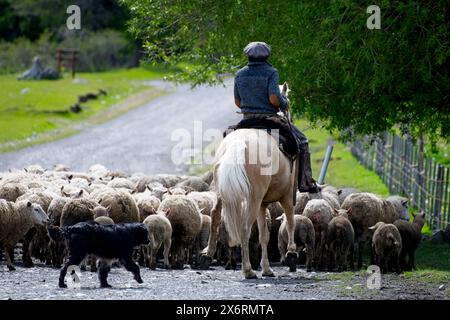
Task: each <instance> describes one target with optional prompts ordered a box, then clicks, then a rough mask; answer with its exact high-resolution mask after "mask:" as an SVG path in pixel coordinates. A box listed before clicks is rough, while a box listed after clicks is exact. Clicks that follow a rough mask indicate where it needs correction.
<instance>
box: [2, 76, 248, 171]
mask: <svg viewBox="0 0 450 320" xmlns="http://www.w3.org/2000/svg"><path fill="white" fill-rule="evenodd" d="M151 84H152V85H154V86H157V87H159V88H163V89H166V90H170V91H172V93H171V94H168V95H165V96H162V97H159V98H156V99H155V100H153V101H151V102H150V103H148V104H146V105H144V106H142V107H139V108H137V109H134V110H132V111H130V112H128V113H126V114H124V115H122V116H120V117H118V118H116V119H114V120H111V121H109V122H106V123H104V124H101V125H98V126H95V127H91V128H88V129H85V130H84V131H82V132H81V133H79V134H77V135H74V136H72V137H69V138H66V139H62V140H58V141H54V142H50V143H46V144H41V145H36V146H33V147H29V148H26V149H23V150H19V151H16V152H11V153H5V154H0V171H6V170H8V169H11V168H17V169H22V168H23V167H25V166H28V165H30V164H39V165H41V166H43V167H46V168H52V167H53V166H54V165H55V164H59V163H62V164H65V165H67V166H69V167H70V168H72V169H73V170H87V169H88V168H89V167H90V166H91V165H93V164H95V163H101V164H103V165H105V166H106V167H107V168H109V169H111V170H121V171H124V172H128V173H134V172H144V173H147V174H155V173H176V172H184V171H186V168H187V166H186V164H185V163H181V164H179V163H173V162H172V159H171V155H172V150H173V148H174V147H175V146H176V145H178V144H180V141H181V138H180V137H179V136H177V135H175V136H173V137H172V134H174V132H175V133H176V132H188V133H189V134H190V135H191V136H192V137H193V132H194V127H195V128H196V129H195V130H198V128H199V126H201V127H202V128H201V130H200V133H204V132H205V131H206V130H207V129H211V128H212V129H217V130H220V131H223V130H224V129H225V128H226V127H227V126H228V125H230V124H233V123H235V122H236V121H237V120H238V119H239V118H240V117H239V115H238V114H236V113H235V111H236V108H235V107H234V105H233V96H232V94H233V93H232V89H231V88H230V86H228V87H223V86H217V87H206V86H203V87H199V88H197V89H195V90H190V88H189V87H188V86H178V87H174V86H171V85H170V84H167V83H164V82H161V81H159V82H158V81H152V82H151ZM177 129H178V130H177ZM183 129H185V130H187V131H182V130H183ZM175 130H177V131H175ZM177 139H178V140H177ZM205 145H207V142H205Z"/></svg>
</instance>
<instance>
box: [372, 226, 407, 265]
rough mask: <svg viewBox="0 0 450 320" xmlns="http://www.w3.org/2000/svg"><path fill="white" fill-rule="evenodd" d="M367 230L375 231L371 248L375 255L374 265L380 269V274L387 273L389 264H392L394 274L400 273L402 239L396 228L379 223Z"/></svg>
mask: <svg viewBox="0 0 450 320" xmlns="http://www.w3.org/2000/svg"><path fill="white" fill-rule="evenodd" d="M369 229H370V230H375V232H374V233H373V237H372V247H373V250H374V252H375V255H376V264H377V265H378V266H379V267H380V269H381V273H387V272H388V271H389V268H388V267H389V263H392V264H394V266H395V269H396V272H397V273H400V252H401V250H402V237H401V235H400V232H399V231H398V229H397V227H396V226H395V225H393V224H390V223H384V222H381V221H380V222H377V223H376V224H375V225H374V226H371V227H369Z"/></svg>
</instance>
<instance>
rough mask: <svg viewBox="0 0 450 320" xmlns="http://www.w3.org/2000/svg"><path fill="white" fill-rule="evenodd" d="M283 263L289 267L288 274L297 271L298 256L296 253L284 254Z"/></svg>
mask: <svg viewBox="0 0 450 320" xmlns="http://www.w3.org/2000/svg"><path fill="white" fill-rule="evenodd" d="M285 262H286V265H287V266H288V267H289V271H290V272H295V271H297V262H298V255H297V253H296V252H288V253H286V259H285Z"/></svg>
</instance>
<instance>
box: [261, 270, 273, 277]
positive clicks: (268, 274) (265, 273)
mask: <svg viewBox="0 0 450 320" xmlns="http://www.w3.org/2000/svg"><path fill="white" fill-rule="evenodd" d="M262 276H263V277H275V274H274V273H273V271H270V272H263V273H262Z"/></svg>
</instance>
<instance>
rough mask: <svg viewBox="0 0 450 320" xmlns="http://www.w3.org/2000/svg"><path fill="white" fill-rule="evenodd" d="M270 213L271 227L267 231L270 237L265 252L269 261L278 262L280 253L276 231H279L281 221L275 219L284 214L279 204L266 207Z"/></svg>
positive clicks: (275, 203)
mask: <svg viewBox="0 0 450 320" xmlns="http://www.w3.org/2000/svg"><path fill="white" fill-rule="evenodd" d="M267 209H268V210H269V212H270V219H271V220H272V221H271V226H270V229H269V233H270V237H269V243H268V245H267V251H268V254H269V261H271V262H272V261H280V258H281V257H280V252H279V250H278V231H279V229H280V226H281V223H282V221H281V220H280V219H277V218H278V217H281V216H282V215H283V213H284V209H283V207H282V206H281V204H280V203H279V202H273V203H271V204H269V205H268V206H267Z"/></svg>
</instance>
